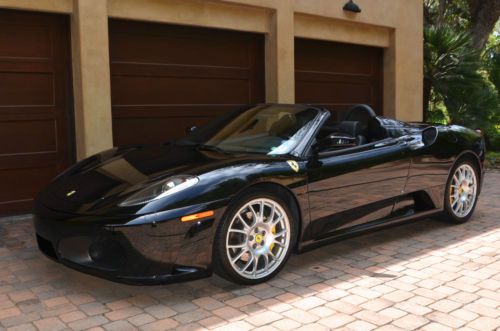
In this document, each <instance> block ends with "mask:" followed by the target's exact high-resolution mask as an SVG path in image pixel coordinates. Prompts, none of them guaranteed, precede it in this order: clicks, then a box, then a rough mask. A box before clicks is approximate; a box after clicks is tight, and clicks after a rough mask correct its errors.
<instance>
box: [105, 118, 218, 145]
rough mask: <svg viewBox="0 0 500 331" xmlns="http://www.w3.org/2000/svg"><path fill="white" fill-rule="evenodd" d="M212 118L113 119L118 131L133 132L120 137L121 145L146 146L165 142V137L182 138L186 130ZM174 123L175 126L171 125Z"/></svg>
mask: <svg viewBox="0 0 500 331" xmlns="http://www.w3.org/2000/svg"><path fill="white" fill-rule="evenodd" d="M212 117H213V116H212V115H211V114H210V116H205V117H203V116H201V115H199V114H198V115H196V116H189V117H187V116H183V117H154V118H115V119H114V121H115V124H114V126H115V127H116V128H118V130H120V131H133V132H135V135H134V136H126V137H122V138H121V139H122V140H121V145H123V146H124V145H135V144H148V143H150V142H151V141H154V142H155V143H159V142H166V141H167V140H169V139H165V137H169V136H170V137H171V136H174V137H183V136H185V135H186V132H187V128H189V127H192V126H193V125H194V126H202V125H204V124H206V123H207V122H208V121H209V120H210V119H211V118H212ZM172 121H175V125H172Z"/></svg>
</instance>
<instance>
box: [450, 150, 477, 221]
mask: <svg viewBox="0 0 500 331" xmlns="http://www.w3.org/2000/svg"><path fill="white" fill-rule="evenodd" d="M464 164H467V165H469V166H470V167H471V168H472V169H473V170H474V174H475V175H476V198H475V200H474V204H473V206H472V208H471V210H470V211H469V213H468V214H467V215H466V216H464V217H458V216H457V215H455V213H454V212H453V210H452V208H451V205H450V185H451V181H452V180H453V175H454V174H455V171H456V170H457V169H458V168H459V167H460V166H462V165H464ZM479 180H480V179H479V172H478V169H477V166H476V165H475V164H474V162H472V161H471V160H469V159H467V158H464V159H462V160H459V161H458V162H457V163H456V164H455V165H454V166H453V168H452V170H451V172H450V175H449V176H448V180H447V181H446V188H445V194H444V212H445V214H446V217H447V218H448V220H449V221H451V222H452V223H455V224H462V223H465V222H467V221H468V220H469V219H470V218H471V217H472V214H474V210H475V209H476V204H477V200H478V199H479Z"/></svg>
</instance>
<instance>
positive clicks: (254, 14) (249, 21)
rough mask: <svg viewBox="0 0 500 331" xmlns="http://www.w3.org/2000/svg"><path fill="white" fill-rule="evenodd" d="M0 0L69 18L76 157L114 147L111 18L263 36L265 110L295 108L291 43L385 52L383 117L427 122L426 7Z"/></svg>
mask: <svg viewBox="0 0 500 331" xmlns="http://www.w3.org/2000/svg"><path fill="white" fill-rule="evenodd" d="M346 1H347V0H0V8H2V7H3V8H12V9H23V10H37V11H46V12H59V13H68V14H71V15H72V38H73V42H72V43H73V62H74V65H73V70H74V73H73V76H74V90H75V110H76V116H75V121H76V123H75V127H76V128H77V130H76V135H77V139H76V141H77V151H78V157H79V158H81V157H83V156H85V155H89V154H92V153H95V152H98V151H100V150H102V149H105V148H108V147H111V146H112V126H111V101H110V100H111V99H110V85H109V81H110V79H109V58H108V54H109V50H108V34H107V18H108V17H113V18H124V19H134V20H144V21H154V22H165V23H174V24H183V25H197V26H205V27H216V28H224V29H232V30H240V31H251V32H259V33H264V34H266V94H267V101H268V102H284V103H293V102H294V94H295V79H294V37H295V36H299V37H304V38H312V39H321V40H330V41H339V42H349V43H355V44H362V45H371V46H378V47H383V48H384V49H385V52H384V114H385V115H387V116H394V117H396V118H398V119H400V120H413V121H418V120H421V119H422V80H423V72H422V67H423V50H422V47H423V32H422V26H423V5H422V0H355V2H356V3H357V4H359V6H360V7H361V8H362V12H361V13H360V14H353V13H348V12H345V11H343V10H342V7H343V5H344V4H345V2H346Z"/></svg>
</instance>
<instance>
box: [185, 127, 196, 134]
mask: <svg viewBox="0 0 500 331" xmlns="http://www.w3.org/2000/svg"><path fill="white" fill-rule="evenodd" d="M197 129H198V127H196V125H193V126H190V127H188V128H187V129H186V132H187V134H188V135H190V134H191V133H193V132H195V131H196V130H197Z"/></svg>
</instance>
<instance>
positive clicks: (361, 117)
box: [345, 105, 377, 125]
mask: <svg viewBox="0 0 500 331" xmlns="http://www.w3.org/2000/svg"><path fill="white" fill-rule="evenodd" d="M375 117H377V114H375V111H373V109H372V108H371V107H370V106H368V105H356V106H354V107H352V108H351V110H349V112H348V113H347V116H346V118H345V120H346V121H359V122H362V123H364V124H365V125H367V124H368V123H370V122H371V120H372V119H373V118H375Z"/></svg>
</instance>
